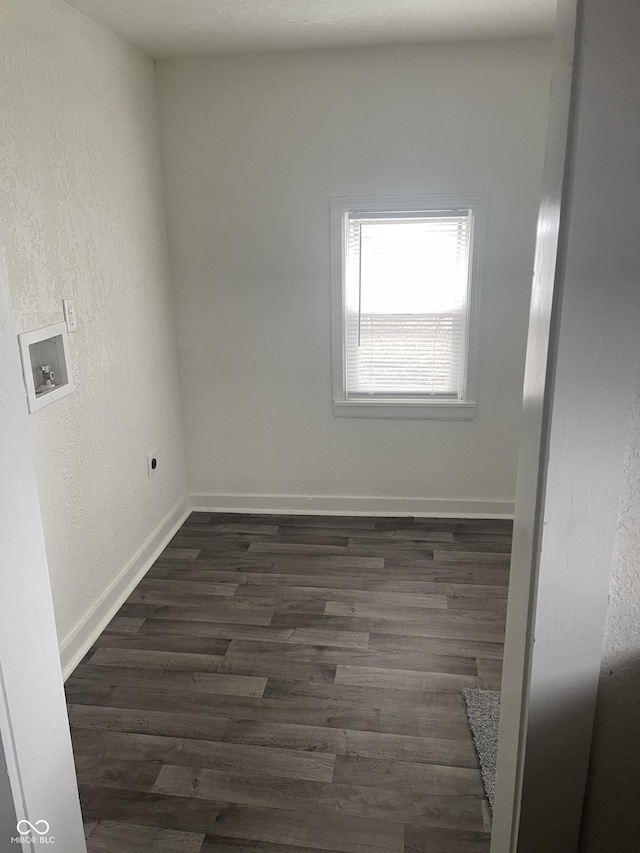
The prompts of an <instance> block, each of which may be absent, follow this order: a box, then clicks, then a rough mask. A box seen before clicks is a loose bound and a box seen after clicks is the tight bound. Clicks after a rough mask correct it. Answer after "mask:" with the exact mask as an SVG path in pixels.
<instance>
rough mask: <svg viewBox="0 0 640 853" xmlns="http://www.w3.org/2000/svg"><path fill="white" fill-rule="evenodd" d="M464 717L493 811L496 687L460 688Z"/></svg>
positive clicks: (497, 704) (497, 713)
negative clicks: (480, 688)
mask: <svg viewBox="0 0 640 853" xmlns="http://www.w3.org/2000/svg"><path fill="white" fill-rule="evenodd" d="M462 694H463V696H464V701H465V702H466V703H467V716H468V717H469V725H470V726H471V734H472V735H473V740H474V742H475V745H476V751H477V753H478V758H479V759H480V769H481V771H482V782H483V784H484V789H485V791H486V793H487V799H488V800H489V805H490V806H491V810H492V811H493V798H494V795H495V784H496V759H497V757H498V724H499V722H500V691H499V690H475V689H474V690H463V691H462Z"/></svg>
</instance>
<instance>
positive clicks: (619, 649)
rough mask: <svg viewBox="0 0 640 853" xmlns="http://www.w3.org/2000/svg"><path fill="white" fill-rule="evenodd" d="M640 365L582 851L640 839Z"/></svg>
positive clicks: (629, 846) (611, 852)
mask: <svg viewBox="0 0 640 853" xmlns="http://www.w3.org/2000/svg"><path fill="white" fill-rule="evenodd" d="M639 712H640V364H639V365H638V370H637V374H636V388H635V392H634V399H633V404H632V407H631V415H630V418H629V439H628V444H627V453H626V458H625V468H624V484H623V488H622V493H621V496H620V513H619V518H618V534H617V540H616V556H615V561H614V567H613V574H612V577H611V588H610V592H609V609H608V612H607V625H606V633H605V639H604V648H603V654H602V672H601V676H600V687H599V690H598V704H597V707H596V720H595V729H594V739H593V746H592V752H591V761H590V765H589V780H588V785H587V798H586V803H585V811H584V816H583V827H582V847H581V850H582V851H583V853H619V851H622V850H636V849H638V847H639V846H640V812H639V811H638V802H639V801H640V726H639V724H638V716H639Z"/></svg>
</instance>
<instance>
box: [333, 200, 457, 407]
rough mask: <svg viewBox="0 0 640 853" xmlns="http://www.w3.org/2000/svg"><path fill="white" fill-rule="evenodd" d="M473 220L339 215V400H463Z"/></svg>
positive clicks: (427, 214) (438, 214) (425, 214)
mask: <svg viewBox="0 0 640 853" xmlns="http://www.w3.org/2000/svg"><path fill="white" fill-rule="evenodd" d="M472 216H473V214H472V211H471V210H448V211H421V212H417V213H407V212H402V213H399V212H398V213H379V214H378V213H367V214H360V213H358V214H355V213H351V214H348V215H347V218H346V222H345V228H346V233H345V326H344V327H345V338H346V340H345V356H346V397H347V399H358V398H363V397H365V398H366V397H368V398H371V397H377V398H416V397H443V398H448V399H458V398H460V397H461V396H462V391H463V388H462V384H463V381H464V361H465V358H466V354H465V348H466V324H467V303H468V291H469V262H470V246H471V236H472V224H473V223H472Z"/></svg>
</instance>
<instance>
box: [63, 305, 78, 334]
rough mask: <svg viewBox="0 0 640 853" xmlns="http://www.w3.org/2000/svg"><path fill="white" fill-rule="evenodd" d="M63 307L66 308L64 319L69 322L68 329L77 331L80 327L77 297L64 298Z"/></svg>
mask: <svg viewBox="0 0 640 853" xmlns="http://www.w3.org/2000/svg"><path fill="white" fill-rule="evenodd" d="M62 307H63V308H64V319H65V321H66V323H67V331H68V332H75V330H76V329H77V328H78V321H77V319H76V302H75V299H63V300H62Z"/></svg>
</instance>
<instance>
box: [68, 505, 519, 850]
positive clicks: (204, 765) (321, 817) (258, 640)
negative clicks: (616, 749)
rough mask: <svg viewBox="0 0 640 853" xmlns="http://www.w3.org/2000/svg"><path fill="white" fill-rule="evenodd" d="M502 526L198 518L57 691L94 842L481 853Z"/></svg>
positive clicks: (501, 594)
mask: <svg viewBox="0 0 640 853" xmlns="http://www.w3.org/2000/svg"><path fill="white" fill-rule="evenodd" d="M510 549H511V524H510V523H509V522H506V521H488V520H486V521H484V520H462V519H458V520H456V519H446V520H443V519H411V518H395V519H373V518H344V517H339V518H338V517H320V516H267V515H262V516H247V515H231V514H225V515H222V514H215V515H214V514H207V513H193V514H192V515H191V516H190V517H189V519H188V520H187V522H186V523H185V524H184V525H183V527H182V528H181V529H180V531H179V532H178V534H177V535H176V536H175V538H174V539H173V541H172V542H171V543H170V545H169V547H168V548H167V549H166V550H165V551H164V552H163V553H162V555H161V556H160V558H159V559H158V560H157V561H156V563H155V564H154V566H153V567H152V568H151V570H150V571H149V572H148V574H147V575H146V577H145V578H144V579H143V580H142V582H141V583H140V584H139V586H138V587H137V588H136V589H135V590H134V592H133V593H132V594H131V595H130V597H129V599H128V601H127V602H126V603H125V604H124V605H123V607H122V608H121V609H120V611H119V613H118V614H117V615H116V617H115V618H114V619H113V621H112V622H111V624H110V625H109V626H108V627H107V629H106V630H105V631H104V633H103V634H102V635H101V636H100V637H99V639H98V640H97V642H96V644H95V646H94V648H93V649H91V651H90V652H89V654H88V655H87V656H86V658H85V659H84V660H83V661H82V663H81V664H80V665H79V666H78V668H77V669H76V670H75V672H74V673H73V675H72V676H71V677H70V678H69V680H68V681H67V684H66V691H67V700H68V703H69V717H70V722H71V727H72V736H73V744H74V753H75V758H76V767H77V773H78V781H79V785H80V794H81V801H82V809H83V814H84V818H85V828H86V834H87V844H88V850H89V853H140V851H150V853H329V851H335V853H487V851H488V850H489V833H490V818H489V808H488V804H487V802H486V800H485V798H484V792H483V789H482V783H481V780H480V771H479V767H478V762H477V759H476V755H475V751H474V748H473V742H472V739H471V735H470V732H469V727H468V724H467V719H466V714H465V710H464V702H463V699H462V693H461V691H462V690H463V689H464V688H465V687H476V686H479V687H483V688H488V689H497V688H499V686H500V675H501V668H502V648H503V639H504V622H505V615H506V603H507V586H508V572H509V554H510Z"/></svg>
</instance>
